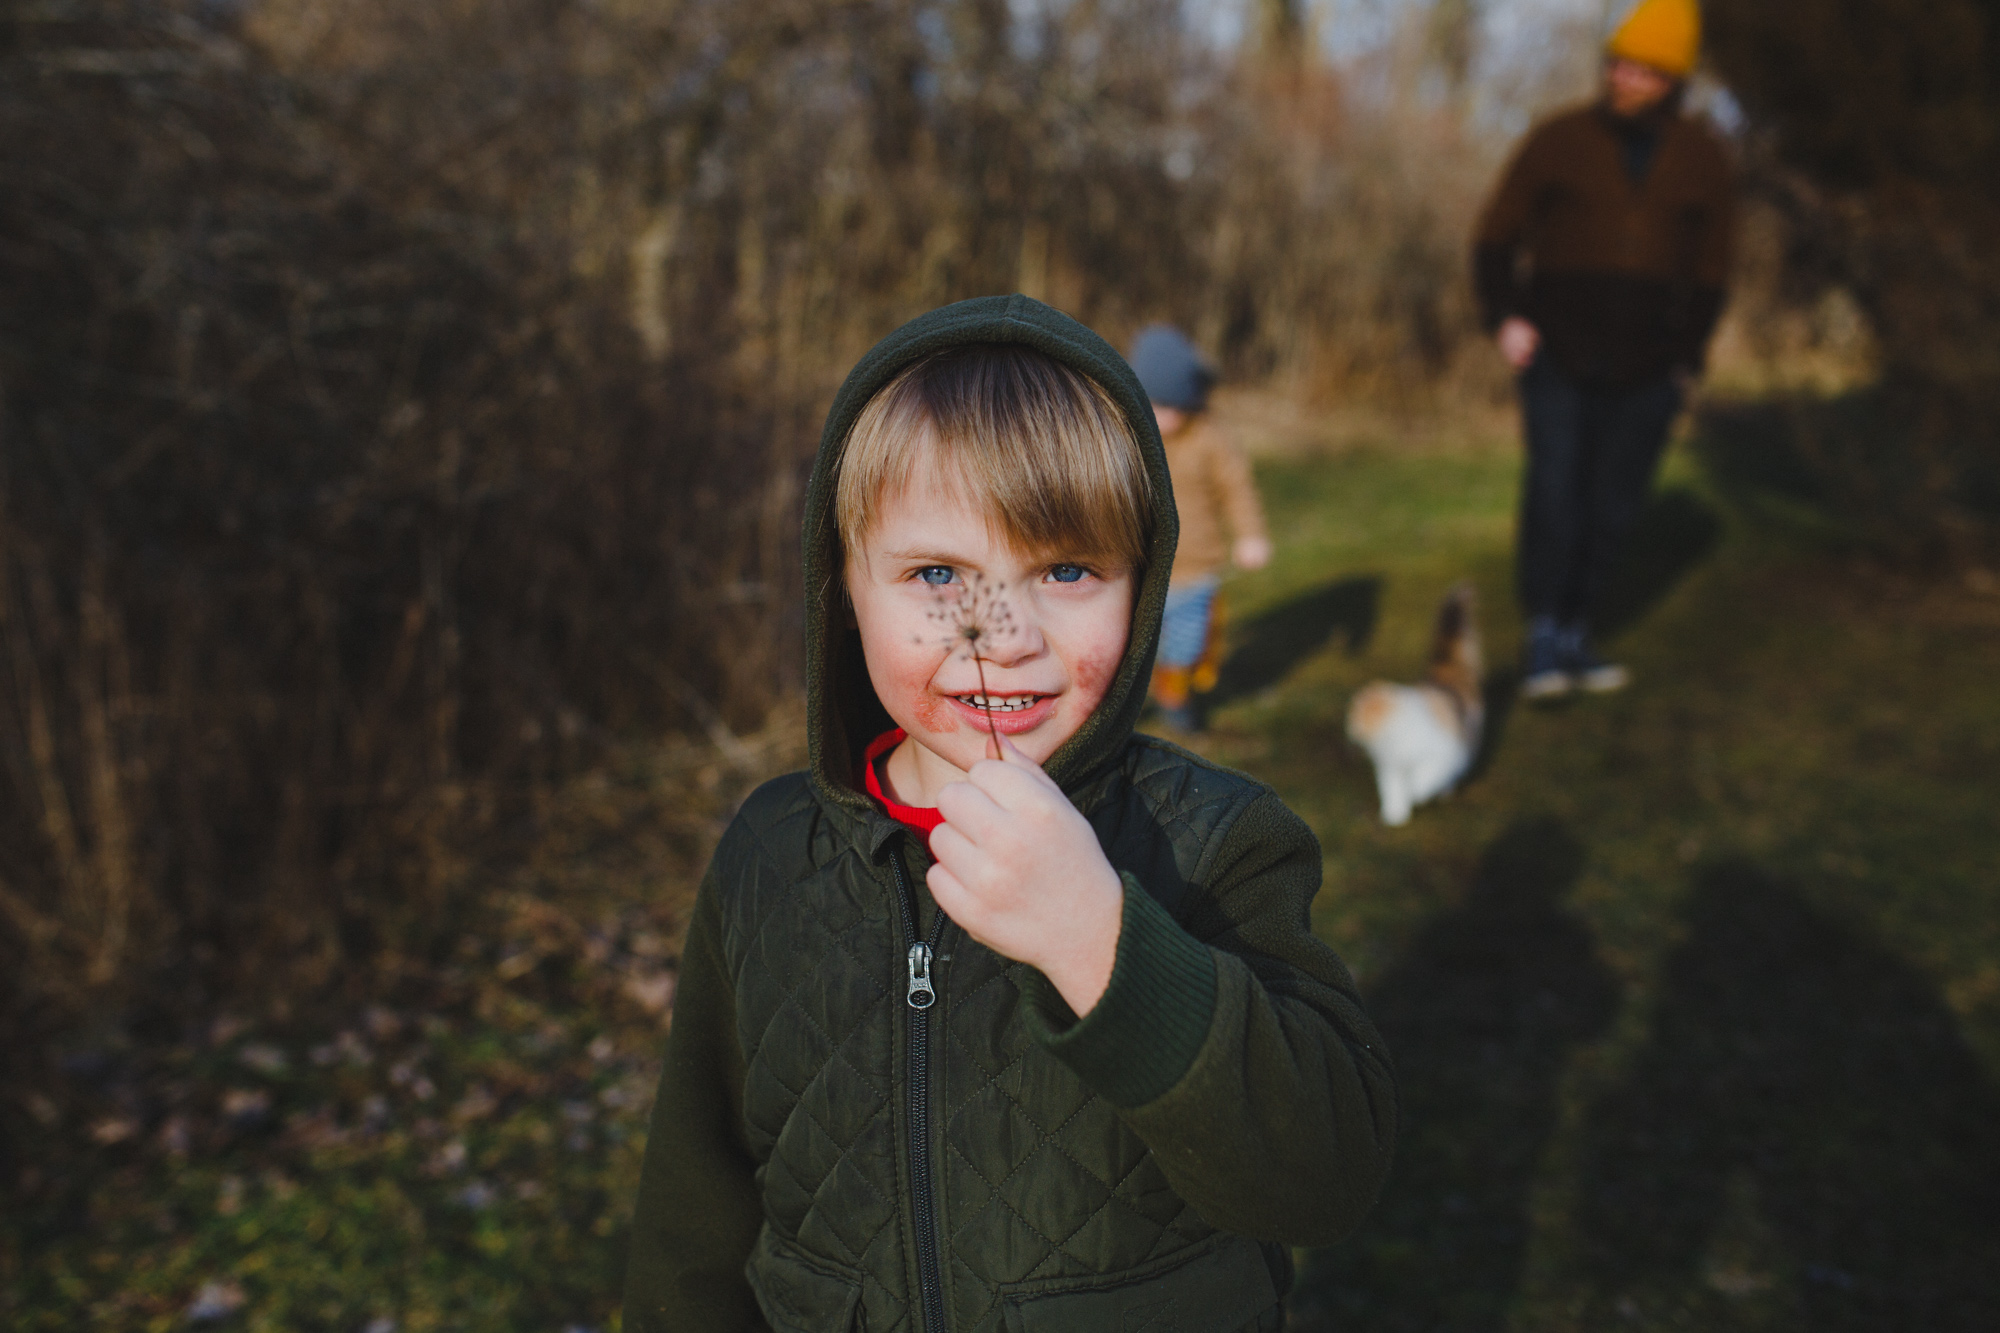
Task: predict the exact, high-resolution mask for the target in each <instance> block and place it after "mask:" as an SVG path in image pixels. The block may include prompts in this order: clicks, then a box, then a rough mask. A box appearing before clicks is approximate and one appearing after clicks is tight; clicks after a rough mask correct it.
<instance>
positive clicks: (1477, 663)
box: [1426, 580, 1486, 723]
mask: <svg viewBox="0 0 2000 1333" xmlns="http://www.w3.org/2000/svg"><path fill="white" fill-rule="evenodd" d="M1485 661H1486V659H1485V656H1484V655H1483V654H1482V653H1481V651H1480V645H1479V604H1478V597H1477V595H1476V594H1475V593H1474V592H1473V590H1472V584H1471V582H1470V581H1468V580H1461V581H1459V582H1458V583H1455V584H1453V585H1452V588H1451V591H1450V592H1448V593H1446V594H1445V595H1444V601H1443V603H1442V604H1440V605H1439V607H1438V617H1437V632H1436V634H1435V635H1434V636H1433V637H1432V639H1431V660H1430V669H1429V671H1428V672H1427V673H1426V674H1427V675H1428V677H1429V679H1430V683H1431V684H1433V685H1435V686H1437V687H1438V688H1439V689H1441V690H1443V691H1445V692H1446V693H1447V694H1449V695H1451V697H1452V700H1453V701H1454V702H1455V703H1456V704H1457V705H1458V708H1459V712H1460V714H1461V715H1462V716H1463V717H1465V718H1466V719H1468V720H1469V721H1473V722H1475V723H1476V722H1477V720H1478V719H1479V717H1480V715H1481V714H1482V713H1483V712H1484V711H1485V695H1484V693H1483V692H1482V690H1481V684H1482V680H1483V677H1484V676H1485V671H1486V666H1485Z"/></svg>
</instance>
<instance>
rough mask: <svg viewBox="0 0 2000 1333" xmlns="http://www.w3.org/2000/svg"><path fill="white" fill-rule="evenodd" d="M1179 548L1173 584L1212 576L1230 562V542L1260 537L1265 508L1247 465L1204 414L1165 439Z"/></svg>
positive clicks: (1262, 533) (1262, 530)
mask: <svg viewBox="0 0 2000 1333" xmlns="http://www.w3.org/2000/svg"><path fill="white" fill-rule="evenodd" d="M1166 446H1167V470H1168V471H1169V472H1171V473H1172V474H1173V479H1174V507H1175V508H1176V509H1178V510H1179V511H1180V516H1181V544H1180V549H1179V550H1178V551H1177V552H1175V554H1174V577H1173V581H1174V583H1175V584H1176V585H1179V584H1184V583H1187V582H1188V581H1189V580H1191V579H1198V578H1201V577H1203V576H1204V575H1207V574H1214V573H1217V572H1218V571H1220V570H1221V569H1222V567H1223V566H1224V565H1226V564H1228V563H1229V541H1228V540H1227V539H1225V538H1224V536H1223V530H1224V528H1225V527H1226V528H1227V529H1228V536H1229V538H1231V539H1236V538H1243V537H1262V536H1263V535H1264V506H1263V504H1262V503H1260V502H1259V501H1258V499H1257V486H1256V483H1255V482H1253V481H1252V480H1251V479H1250V462H1249V460H1248V459H1246V458H1245V457H1244V456H1243V451H1242V450H1241V449H1238V448H1237V447H1236V441H1234V440H1232V439H1230V438H1229V436H1228V435H1227V434H1226V433H1225V432H1223V431H1222V430H1221V429H1220V428H1219V427H1217V426H1216V424H1215V423H1214V422H1213V421H1210V420H1209V419H1208V415H1207V414H1206V413H1201V414H1199V415H1197V416H1195V417H1193V418H1191V419H1190V420H1189V421H1188V423H1187V424H1186V425H1185V426H1182V427H1181V428H1180V429H1179V430H1178V431H1175V432H1174V433H1173V434H1172V435H1169V436H1167V437H1166Z"/></svg>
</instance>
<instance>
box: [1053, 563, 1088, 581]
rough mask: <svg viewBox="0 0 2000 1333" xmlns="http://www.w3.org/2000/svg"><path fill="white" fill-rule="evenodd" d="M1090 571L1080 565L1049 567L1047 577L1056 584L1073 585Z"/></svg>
mask: <svg viewBox="0 0 2000 1333" xmlns="http://www.w3.org/2000/svg"><path fill="white" fill-rule="evenodd" d="M1089 572H1090V571H1089V570H1087V569H1085V568H1084V567H1083V566H1082V565H1050V566H1049V577H1050V578H1052V579H1054V580H1055V581H1056V582H1057V583H1075V582H1077V581H1079V580H1080V579H1082V578H1083V576H1084V575H1085V574H1088V573H1089Z"/></svg>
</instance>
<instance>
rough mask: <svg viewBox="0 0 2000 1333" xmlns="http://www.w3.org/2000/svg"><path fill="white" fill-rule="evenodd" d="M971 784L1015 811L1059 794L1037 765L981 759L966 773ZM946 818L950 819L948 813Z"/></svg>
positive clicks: (1001, 806)
mask: <svg viewBox="0 0 2000 1333" xmlns="http://www.w3.org/2000/svg"><path fill="white" fill-rule="evenodd" d="M966 777H967V778H968V779H969V780H970V781H971V783H972V785H973V786H975V787H977V788H978V789H979V790H980V791H982V792H985V793H986V795H987V796H989V797H991V798H992V800H993V802H994V804H996V805H998V806H999V807H1000V808H1001V809H1002V810H1009V811H1018V810H1020V809H1021V808H1022V807H1023V806H1024V805H1026V804H1029V803H1031V802H1034V801H1041V800H1047V799H1049V798H1050V796H1051V795H1054V796H1061V794H1062V792H1061V789H1060V788H1058V787H1057V786H1056V785H1055V783H1053V782H1051V781H1049V777H1048V774H1046V773H1044V772H1042V771H1041V770H1040V769H1039V768H1032V767H1030V768H1023V767H1022V766H1021V765H1019V764H1009V763H997V764H996V763H992V762H990V761H987V760H981V761H980V762H979V763H976V764H974V765H973V766H972V768H971V770H970V771H969V772H968V773H967V774H966ZM946 818H950V816H949V815H947V816H946Z"/></svg>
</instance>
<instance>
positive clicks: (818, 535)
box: [805, 295, 1180, 814]
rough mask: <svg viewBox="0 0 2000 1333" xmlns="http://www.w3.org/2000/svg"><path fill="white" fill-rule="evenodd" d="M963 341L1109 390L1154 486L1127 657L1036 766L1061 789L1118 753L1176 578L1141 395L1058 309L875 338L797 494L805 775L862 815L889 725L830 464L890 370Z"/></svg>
mask: <svg viewBox="0 0 2000 1333" xmlns="http://www.w3.org/2000/svg"><path fill="white" fill-rule="evenodd" d="M972 343H1020V344H1023V345H1025V346H1028V347H1033V348H1035V349H1036V350H1037V351H1040V352H1044V353H1046V354H1047V355H1049V356H1051V357H1053V358H1055V359H1056V360H1057V361H1060V362H1062V363H1063V364H1064V365H1066V366H1068V367H1070V368H1071V369H1073V370H1075V371H1078V372H1079V373H1081V374H1083V375H1085V376H1087V377H1088V378H1090V379H1092V380H1095V381H1096V382H1097V383H1098V384H1100V385H1102V386H1103V387H1104V389H1105V390H1106V391H1107V392H1109V393H1110V395H1111V397H1112V398H1113V399H1114V400H1115V401H1116V402H1117V404H1118V406H1119V408H1120V409H1121V410H1122V411H1123V412H1124V413H1125V419H1126V420H1127V421H1128V422H1130V423H1131V426H1132V434H1133V435H1134V437H1136V438H1137V439H1138V441H1139V452H1140V454H1141V455H1142V457H1143V458H1144V460H1145V464H1146V475H1147V477H1148V478H1149V479H1150V481H1151V483H1152V488H1153V512H1154V520H1153V533H1152V538H1151V540H1150V542H1149V543H1148V546H1147V551H1148V556H1147V563H1146V569H1145V572H1144V575H1143V577H1142V578H1141V580H1140V583H1139V588H1138V595H1137V596H1136V597H1135V598H1134V599H1133V609H1132V630H1131V634H1130V636H1129V637H1128V639H1127V642H1126V646H1125V659H1124V661H1123V662H1122V663H1121V664H1120V665H1119V668H1118V674H1117V675H1116V676H1115V677H1114V678H1113V680H1112V682H1111V687H1110V689H1108V690H1107V691H1106V692H1105V695H1104V699H1103V701H1102V702H1101V703H1099V704H1098V706H1097V711H1096V712H1094V713H1092V714H1091V715H1090V717H1089V718H1088V719H1087V720H1086V721H1085V722H1084V724H1083V726H1081V727H1080V728H1078V729H1077V732H1076V734H1075V735H1074V736H1071V737H1070V738H1069V740H1067V741H1065V742H1064V743H1063V745H1062V747H1061V748H1060V749H1058V750H1057V751H1056V752H1055V753H1054V754H1053V755H1051V756H1050V757H1049V761H1048V763H1046V764H1045V765H1043V767H1044V768H1045V769H1046V771H1047V772H1048V774H1049V776H1050V777H1052V778H1054V779H1055V781H1056V783H1057V785H1059V786H1060V787H1062V789H1063V790H1064V791H1069V792H1074V791H1075V790H1076V789H1077V788H1078V787H1079V786H1080V785H1082V783H1083V782H1084V781H1085V780H1086V779H1088V778H1089V777H1090V776H1092V775H1093V774H1095V773H1096V772H1097V771H1098V770H1099V769H1101V768H1102V767H1103V766H1104V765H1105V764H1106V763H1108V762H1110V761H1111V760H1112V759H1114V758H1116V757H1117V755H1118V754H1119V752H1120V751H1121V750H1123V749H1124V746H1125V742H1126V740H1127V739H1128V738H1129V737H1130V736H1131V734H1132V728H1133V726H1134V724H1135V723H1137V721H1138V720H1139V710H1140V709H1141V708H1142V707H1143V706H1144V705H1145V702H1146V688H1147V685H1148V683H1149V681H1150V678H1151V675H1152V670H1153V650H1154V648H1155V646H1156V645H1157V644H1158V641H1159V637H1160V611H1161V608H1162V607H1164V606H1165V605H1166V600H1167V579H1168V576H1169V575H1170V574H1171V573H1172V572H1173V564H1174V541H1175V538H1176V537H1177V536H1178V534H1179V531H1180V524H1179V521H1178V520H1177V518H1176V517H1175V514H1174V499H1173V494H1174V493H1173V484H1172V482H1171V481H1169V479H1168V475H1167V457H1166V451H1165V450H1164V449H1163V448H1162V447H1161V445H1160V431H1159V427H1158V426H1157V425H1156V424H1155V423H1154V421H1153V410H1152V406H1151V404H1150V403H1149V402H1148V401H1147V398H1146V391H1145V390H1144V389H1142V388H1140V387H1139V381H1138V378H1137V377H1136V376H1134V375H1133V373H1132V368H1131V367H1130V366H1129V365H1127V364H1126V362H1125V358H1123V357H1121V356H1119V355H1118V352H1117V351H1116V349H1114V348H1113V347H1112V346H1111V344H1109V343H1107V342H1105V341H1104V339H1102V338H1100V337H1098V336H1097V335H1096V334H1095V333H1092V332H1091V331H1090V330H1089V329H1087V328H1085V327H1084V326H1083V325H1081V324H1079V323H1077V322H1076V321H1075V320H1073V319H1071V318H1070V317H1069V316H1068V315H1065V314H1063V313H1062V312H1061V311H1058V310H1055V309H1052V308H1050V307H1049V306H1045V305H1043V304H1042V303H1041V302H1040V301H1036V300H1032V299H1030V298H1029V297H1026V296H1018V295H1016V296H983V297H979V298H977V299H975V300H971V301H959V302H957V303H955V304H953V305H948V306H944V307H942V308H940V309H937V310H933V311H931V312H930V313H929V314H928V315H923V316H920V317H919V318H917V319H913V320H911V321H910V322H909V323H908V324H905V325H903V327H901V328H900V329H897V330H896V331H895V332H894V333H892V334H890V335H889V336H888V337H886V338H884V339H883V340H882V341H881V342H879V343H877V344H875V346H874V347H873V348H872V349H871V350H870V351H869V353H868V355H866V356H864V357H862V358H861V361H860V363H859V364H858V365H856V366H855V367H854V369H853V370H852V371H851V372H849V374H848V376H847V381H846V383H844V384H842V385H841V386H840V393H839V394H838V395H837V396H836V397H835V398H834V400H833V410H832V411H830V412H828V413H827V417H826V429H825V430H823V431H822V432H821V433H820V440H819V454H818V457H817V458H815V459H814V461H813V471H812V482H811V484H810V485H809V486H808V487H807V489H806V507H805V592H806V728H807V745H808V756H809V765H810V772H811V777H812V782H813V786H814V788H815V789H816V790H817V791H818V792H819V795H820V797H821V798H822V799H823V800H826V801H828V802H830V803H832V804H834V805H837V806H844V807H847V808H849V809H851V810H854V811H855V812H856V813H859V814H867V813H868V812H870V811H872V810H873V808H874V807H873V805H872V803H871V802H870V801H869V799H868V797H867V796H866V795H864V794H863V793H862V792H861V791H860V789H859V788H858V787H857V786H856V785H855V783H856V778H857V776H858V773H859V768H860V761H861V752H862V750H863V749H864V748H865V747H866V746H867V744H868V742H869V741H871V740H873V739H874V738H875V737H876V736H878V735H880V734H881V733H882V732H884V731H886V730H888V729H889V728H890V727H892V726H894V725H895V723H894V722H893V721H891V720H890V718H889V715H888V713H887V712H886V711H885V710H884V709H883V707H882V705H881V702H880V701H879V700H877V699H876V697H875V691H874V688H873V687H872V686H871V685H870V684H869V682H868V669H867V664H866V663H865V662H864V660H863V659H862V655H861V637H860V635H859V634H858V633H857V632H856V631H855V630H854V629H853V628H851V627H850V626H849V625H848V624H847V623H846V621H847V617H846V615H845V613H844V611H843V603H842V596H841V582H840V580H841V570H840V567H839V563H838V560H839V555H838V553H839V545H840V542H839V529H838V525H837V524H836V522H835V519H834V508H833V502H834V465H835V464H836V463H837V462H838V461H839V455H840V449H841V446H842V444H843V443H844V442H845V441H846V439H847V433H848V431H849V429H850V428H852V426H853V425H854V420H855V418H856V417H858V416H859V415H860V414H861V409H862V407H863V406H864V405H865V404H866V403H867V402H868V400H869V399H870V398H872V397H873V396H874V395H875V393H876V391H877V390H879V389H881V388H882V387H883V386H884V385H886V384H887V383H888V382H889V381H890V380H892V379H894V378H895V377H896V375H897V373H898V372H899V371H901V370H902V369H903V368H904V367H906V366H908V365H910V364H911V363H912V362H915V361H918V360H920V359H922V358H923V357H926V356H929V355H931V354H932V353H934V352H941V351H945V350H947V349H949V348H953V347H963V346H966V345H968V344H972Z"/></svg>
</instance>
